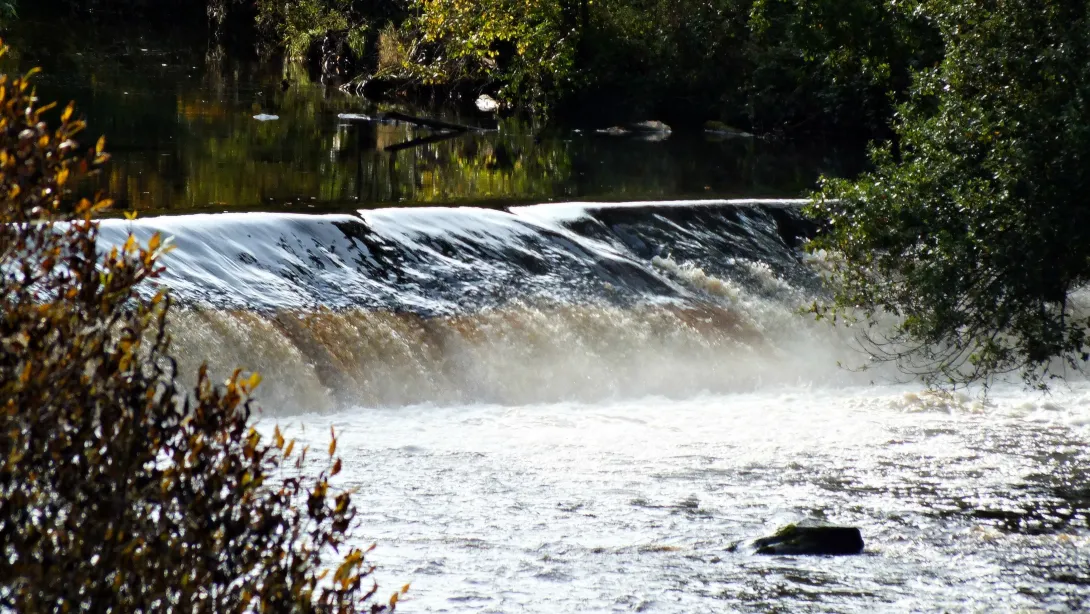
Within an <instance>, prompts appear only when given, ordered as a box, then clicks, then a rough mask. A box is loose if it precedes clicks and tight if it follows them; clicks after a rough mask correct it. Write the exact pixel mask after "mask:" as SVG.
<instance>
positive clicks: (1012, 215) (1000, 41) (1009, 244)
mask: <svg viewBox="0 0 1090 614" xmlns="http://www.w3.org/2000/svg"><path fill="white" fill-rule="evenodd" d="M924 8H925V10H926V11H927V12H928V13H929V15H930V16H931V18H932V19H934V20H935V21H936V23H938V24H939V26H940V29H941V33H942V37H943V40H944V43H945V47H946V56H945V59H944V60H943V61H942V62H941V63H940V64H939V65H938V66H936V67H935V68H933V69H929V70H924V71H922V72H920V73H919V74H917V76H916V80H915V83H914V86H913V88H912V92H911V97H910V99H909V100H908V101H907V102H906V103H905V104H903V105H902V106H900V107H899V110H898V115H897V119H896V125H895V131H896V134H897V141H896V146H895V145H894V144H888V143H887V144H885V145H882V146H880V147H877V148H875V149H874V150H873V154H872V159H873V163H874V170H873V172H871V173H868V174H866V175H864V176H862V177H861V178H860V179H859V180H857V181H846V180H825V181H824V182H823V184H822V186H821V191H820V193H819V194H818V195H817V196H816V199H815V203H814V206H813V207H812V211H813V213H814V214H815V215H816V216H817V217H818V218H819V219H822V220H824V221H825V223H826V231H825V232H824V234H822V236H820V237H819V238H818V239H817V240H816V241H815V242H814V244H813V247H814V248H815V249H825V250H828V251H829V252H831V253H832V254H833V263H834V264H833V271H834V279H835V281H836V285H835V297H834V300H833V301H831V302H830V303H828V304H826V305H815V306H814V310H815V312H817V313H818V314H819V315H834V314H835V315H847V316H849V317H851V316H853V315H861V316H863V319H865V320H866V321H867V327H866V331H867V332H866V334H865V335H864V337H865V339H866V340H868V341H869V342H870V343H869V346H870V349H871V350H872V351H873V352H874V354H875V356H876V358H878V359H887V360H896V361H897V362H898V363H899V364H900V365H901V366H902V367H904V368H905V369H907V370H909V371H912V372H916V373H921V374H923V375H924V376H926V378H927V379H928V380H929V381H931V382H932V383H947V384H955V385H956V384H962V383H967V382H973V381H979V380H985V381H987V380H989V379H990V378H991V377H992V376H994V375H997V374H1002V373H1008V372H1020V373H1021V374H1022V375H1023V377H1024V378H1025V380H1026V381H1027V383H1030V384H1033V385H1036V386H1040V387H1044V386H1046V385H1047V379H1048V378H1049V376H1058V375H1059V374H1061V373H1062V369H1064V368H1067V367H1070V368H1078V367H1080V366H1081V365H1082V364H1084V363H1085V362H1086V360H1087V359H1088V358H1090V354H1088V353H1087V336H1086V332H1087V326H1088V325H1090V322H1088V320H1087V315H1086V314H1085V313H1082V312H1080V311H1079V310H1078V309H1077V306H1076V305H1075V302H1074V300H1073V293H1074V292H1075V291H1076V290H1078V289H1079V288H1081V287H1083V286H1085V284H1086V283H1087V282H1088V281H1090V203H1088V202H1087V196H1086V195H1087V194H1088V193H1090V192H1088V191H1087V190H1088V188H1090V164H1088V162H1090V21H1088V16H1087V13H1088V10H1090V2H1087V1H1085V0H1078V1H1069V2H1056V1H1053V2H1044V3H1031V4H1027V3H1022V2H1018V1H1016V0H988V1H985V2H980V1H968V0H935V1H932V2H929V3H927V4H926V5H925V7H924ZM883 313H888V314H892V315H893V316H895V317H896V323H895V324H893V325H884V324H881V322H882V321H883V320H882V319H881V318H879V317H878V316H880V315H881V314H883Z"/></svg>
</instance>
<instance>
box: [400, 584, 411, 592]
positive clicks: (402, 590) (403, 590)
mask: <svg viewBox="0 0 1090 614" xmlns="http://www.w3.org/2000/svg"><path fill="white" fill-rule="evenodd" d="M411 585H412V582H410V583H409V584H406V585H405V586H402V587H401V594H402V595H404V594H405V593H407V592H409V586H411Z"/></svg>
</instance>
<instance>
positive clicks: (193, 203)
mask: <svg viewBox="0 0 1090 614" xmlns="http://www.w3.org/2000/svg"><path fill="white" fill-rule="evenodd" d="M194 30H195V31H194ZM5 40H6V41H7V42H8V44H9V45H11V47H12V51H11V53H10V54H9V58H7V60H6V61H5V69H7V70H9V71H10V70H13V69H21V70H25V69H28V68H30V67H32V66H41V67H42V68H43V69H44V74H43V76H42V77H41V78H40V80H39V93H40V95H41V97H42V99H43V100H51V99H52V100H60V101H62V102H63V101H68V100H75V102H76V103H77V106H78V108H79V109H80V110H81V111H82V112H83V113H85V114H86V117H87V119H88V122H89V124H90V129H89V133H90V134H89V135H88V137H89V138H86V139H85V141H86V142H87V143H91V142H93V139H94V138H97V137H98V135H99V134H102V133H105V134H106V135H107V137H108V143H109V150H110V151H111V152H112V153H113V156H114V162H113V163H112V165H111V166H110V168H109V171H108V176H107V177H105V178H104V179H103V185H102V186H101V187H104V188H106V189H108V191H109V193H110V194H111V195H113V196H114V197H115V198H116V199H117V200H118V201H119V202H120V205H121V206H122V207H123V208H125V209H139V210H141V211H142V212H151V211H160V212H181V211H192V210H207V211H219V210H224V209H263V210H268V209H273V208H275V209H282V208H287V209H293V210H310V209H311V208H313V209H332V208H338V207H343V206H368V205H378V204H392V203H406V204H409V203H412V204H417V203H467V204H468V203H473V204H486V205H487V204H494V205H501V204H508V203H513V202H532V201H547V200H550V199H555V200H570V199H573V198H593V199H602V200H634V199H658V198H676V197H702V198H707V197H777V196H797V195H800V194H802V193H804V192H805V191H806V190H807V189H809V188H810V187H811V186H812V185H813V182H814V180H815V179H816V177H817V176H818V175H819V174H820V173H822V172H837V171H841V170H843V169H844V167H845V166H846V164H845V163H844V161H843V160H844V159H845V158H844V157H842V156H839V155H838V154H836V153H835V152H833V151H831V150H828V149H826V148H822V147H801V146H791V145H787V144H783V143H772V142H767V141H764V140H761V139H738V138H722V137H714V136H710V135H705V134H703V133H699V132H691V133H687V134H686V133H674V134H672V135H670V136H669V138H666V139H665V140H660V141H648V140H640V139H638V138H632V137H610V136H605V135H600V134H596V133H595V132H594V128H595V126H583V127H582V128H581V129H576V128H574V127H562V126H561V127H558V126H555V125H553V126H550V127H545V126H543V125H541V123H540V122H534V121H530V120H526V119H517V118H509V119H503V120H500V121H498V122H497V121H496V119H495V118H493V117H491V116H489V115H485V114H463V115H461V116H459V115H457V114H454V113H452V112H451V111H450V110H449V109H442V108H440V109H436V108H433V109H411V108H406V107H392V106H389V105H382V106H380V105H376V104H374V103H372V102H370V101H367V100H365V99H363V98H360V97H357V96H352V95H349V94H346V93H344V92H342V91H340V90H339V89H337V88H336V87H333V86H331V85H329V86H327V85H325V84H322V83H318V82H314V81H311V79H310V77H309V76H308V74H307V72H306V70H305V69H304V68H302V67H301V66H298V65H290V64H289V65H286V66H282V65H280V64H277V63H269V62H265V63H262V62H259V61H256V60H247V59H240V58H238V57H235V56H233V55H232V54H230V53H228V52H227V51H225V50H224V49H223V48H222V47H217V46H214V45H209V44H208V42H207V37H206V36H205V34H204V32H203V31H202V30H201V29H200V28H196V29H194V28H192V27H179V28H177V29H175V30H163V29H162V28H158V27H157V28H152V27H142V28H141V29H140V30H136V29H125V28H107V27H105V26H96V25H94V24H87V23H81V22H76V21H73V20H71V19H68V20H67V21H65V20H62V21H60V22H56V21H54V22H50V23H47V22H45V21H35V20H31V21H29V22H21V23H20V25H19V28H18V30H17V31H14V32H9V33H7V34H6V35H5ZM389 110H401V111H407V112H410V113H413V114H416V115H427V116H431V117H437V116H438V117H442V118H444V119H448V120H454V121H458V122H462V123H466V124H472V125H475V126H482V127H487V128H494V129H495V130H491V131H488V132H475V133H469V134H463V135H459V136H455V137H452V138H449V139H444V140H435V137H437V133H436V132H435V131H432V130H429V129H422V128H418V127H414V126H411V125H408V124H399V123H380V122H373V121H358V120H352V119H345V118H344V117H343V116H344V115H345V114H359V115H367V116H375V115H376V114H378V113H381V112H383V111H389ZM260 115H274V116H276V117H277V119H275V120H269V121H261V120H259V119H255V116H260ZM649 119H653V118H649ZM574 120H575V121H576V122H578V118H574ZM605 127H606V126H597V128H605ZM849 159H850V157H849ZM855 159H856V160H857V159H858V156H856V157H855ZM847 166H850V164H847Z"/></svg>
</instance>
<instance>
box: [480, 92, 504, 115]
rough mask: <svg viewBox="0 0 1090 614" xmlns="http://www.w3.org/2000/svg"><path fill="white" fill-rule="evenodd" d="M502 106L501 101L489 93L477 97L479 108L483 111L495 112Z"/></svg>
mask: <svg viewBox="0 0 1090 614" xmlns="http://www.w3.org/2000/svg"><path fill="white" fill-rule="evenodd" d="M499 108H500V103H499V102H497V101H496V99H495V98H493V97H491V96H489V95H488V94H481V95H480V96H478V97H477V110H478V111H480V112H482V113H495V112H496V111H498V110H499Z"/></svg>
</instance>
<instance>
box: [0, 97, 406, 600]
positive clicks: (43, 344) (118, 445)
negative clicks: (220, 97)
mask: <svg viewBox="0 0 1090 614" xmlns="http://www.w3.org/2000/svg"><path fill="white" fill-rule="evenodd" d="M36 100H37V98H36V95H35V93H34V90H33V89H32V88H31V86H30V83H29V81H28V79H27V78H17V79H9V78H7V77H0V125H2V126H3V130H2V131H0V194H3V199H2V202H0V305H2V307H3V312H2V315H0V432H2V433H3V437H0V543H2V544H3V552H4V555H3V556H2V557H0V609H5V610H12V611H19V612H38V611H69V610H77V611H79V610H83V611H89V610H95V611H152V610H156V611H158V610H177V611H186V612H190V611H203V612H228V611H258V610H260V611H264V612H292V611H295V612H317V611H337V612H357V611H361V610H364V609H369V610H370V611H372V612H377V611H383V610H385V609H386V608H387V606H383V605H378V604H373V603H370V602H369V600H370V599H371V597H372V596H373V594H374V592H375V588H372V587H371V586H368V585H365V584H364V582H365V580H366V579H367V576H368V575H370V573H371V567H370V566H369V565H368V564H367V563H366V561H365V559H364V554H365V553H364V552H363V551H361V550H359V549H355V548H350V549H348V551H347V552H344V553H342V554H341V555H339V558H340V560H339V562H338V563H337V565H336V567H335V570H332V574H331V575H329V576H326V574H325V572H323V564H324V563H328V562H329V558H330V557H331V556H332V555H334V554H335V553H336V552H337V551H338V550H340V549H342V548H345V547H346V545H347V540H348V537H349V532H350V529H351V527H352V525H353V523H354V519H355V517H356V508H355V506H354V504H353V502H352V499H351V497H350V495H349V494H348V493H339V494H333V493H331V492H330V485H329V479H330V478H331V477H332V476H334V475H336V474H337V473H338V472H339V471H340V468H341V463H340V461H339V460H335V459H334V458H333V455H334V453H335V449H336V439H334V440H333V443H332V444H331V446H330V448H329V465H328V466H327V468H326V469H325V470H324V471H323V472H322V473H321V474H320V475H319V476H318V477H317V478H315V479H305V478H301V477H295V474H296V473H297V472H298V469H299V468H301V467H302V464H303V462H304V461H303V459H304V457H305V455H306V450H302V451H299V450H295V449H294V448H295V445H294V442H288V441H285V440H284V438H283V436H282V435H281V434H280V432H279V430H277V431H276V433H275V434H274V436H273V438H272V441H271V442H270V441H265V440H263V438H262V437H261V436H260V435H259V434H258V433H257V432H256V431H255V430H254V429H253V427H252V425H251V414H252V411H253V407H252V400H251V393H252V391H253V389H254V388H255V387H256V386H257V384H258V383H259V381H260V378H259V377H258V376H257V375H256V374H249V375H243V374H242V372H241V371H236V372H235V373H234V375H232V376H231V377H230V378H229V379H228V380H227V381H226V383H225V384H223V385H219V386H218V385H214V384H213V383H212V381H211V379H210V377H209V375H208V373H207V372H206V370H205V369H203V368H202V369H201V370H200V373H199V374H198V384H197V386H196V388H195V390H192V391H189V392H186V391H184V390H182V389H181V388H180V387H179V384H178V382H177V380H176V379H175V375H176V373H175V370H176V369H175V368H174V366H173V365H174V364H175V362H174V360H173V359H172V358H171V356H170V354H169V349H170V348H169V337H168V336H167V334H166V332H165V331H166V323H167V320H168V317H169V315H170V301H169V298H168V296H167V295H166V294H165V293H164V292H162V291H160V292H158V293H156V294H155V295H154V296H147V295H144V294H141V293H140V292H138V288H139V286H141V285H142V284H146V283H148V282H149V281H150V280H152V279H154V278H155V277H156V276H157V275H159V273H160V272H161V270H162V267H161V266H160V265H159V259H160V257H161V256H162V255H163V254H164V253H165V252H167V251H168V250H169V245H168V244H167V242H166V241H164V240H163V239H162V238H160V237H159V236H158V235H156V236H154V237H152V238H151V239H150V240H149V242H148V244H147V245H141V244H139V243H138V242H137V241H136V240H135V239H134V238H132V237H130V239H129V240H128V242H127V243H126V244H125V245H124V246H117V247H114V248H112V249H110V250H108V251H107V252H106V253H102V252H101V251H99V249H98V248H99V246H98V226H97V224H96V223H95V222H94V221H93V219H92V216H94V215H95V214H97V213H98V212H100V211H102V210H104V209H105V208H107V207H108V206H109V205H110V201H108V200H105V199H96V201H94V202H92V201H88V200H82V201H79V202H73V201H72V199H71V198H70V196H69V194H70V192H69V186H70V185H72V184H73V183H74V182H75V181H76V180H77V179H79V178H80V177H81V176H85V175H87V174H90V173H94V172H96V171H97V170H98V169H99V168H101V166H102V165H103V164H104V163H105V162H106V161H107V159H108V156H107V154H106V153H105V152H104V151H103V142H102V140H100V141H99V143H98V144H97V145H96V146H95V147H94V148H92V149H91V150H90V151H88V152H87V153H86V154H83V155H81V154H79V153H78V152H77V145H76V143H75V141H74V140H73V139H74V138H75V137H76V136H77V135H78V134H79V133H80V131H81V130H82V129H83V128H84V125H83V123H82V122H81V121H79V120H77V119H76V118H75V117H74V113H73V109H72V106H71V105H69V107H68V108H66V109H65V110H64V111H63V112H62V113H61V114H60V123H59V125H58V126H57V128H56V129H53V130H51V129H50V128H49V127H48V126H47V124H46V123H45V122H44V121H43V117H44V116H45V114H46V113H47V112H48V111H49V109H50V108H51V107H52V105H47V106H44V107H42V106H39V105H38V104H37V102H36ZM293 453H295V456H294V458H293V456H292V455H293ZM291 464H294V465H295V467H296V469H295V470H291V471H289V470H288V467H289V465H291ZM406 588H407V587H406ZM399 594H400V593H399ZM396 601H397V595H395V596H394V597H392V598H391V600H390V601H389V607H390V608H392V607H393V606H394V605H395V604H396Z"/></svg>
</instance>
